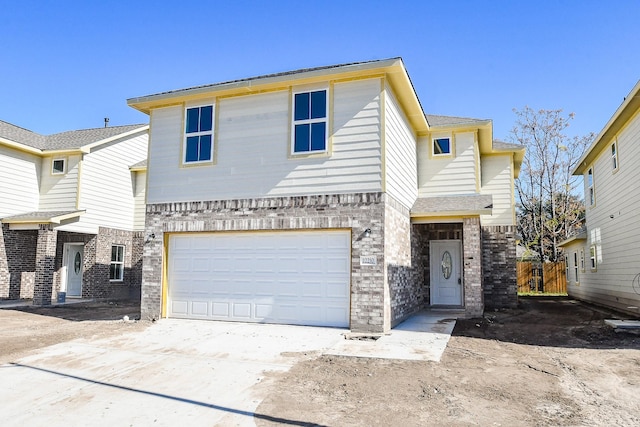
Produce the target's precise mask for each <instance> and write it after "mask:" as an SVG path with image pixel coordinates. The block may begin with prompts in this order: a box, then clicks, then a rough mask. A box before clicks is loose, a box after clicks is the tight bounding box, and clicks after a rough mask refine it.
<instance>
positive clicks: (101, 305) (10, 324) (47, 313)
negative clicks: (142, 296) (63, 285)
mask: <svg viewBox="0 0 640 427" xmlns="http://www.w3.org/2000/svg"><path fill="white" fill-rule="evenodd" d="M0 307H1V306H0ZM124 316H128V317H129V319H130V321H128V322H125V321H123V318H124ZM139 318H140V303H139V302H133V301H117V302H115V301H112V302H87V303H77V304H65V305H55V306H51V307H19V308H4V309H0V332H1V333H0V365H2V364H4V363H9V362H13V361H15V360H16V359H18V358H20V357H21V356H24V355H27V354H29V352H31V351H33V350H37V349H39V348H43V347H47V346H50V345H54V344H58V343H61V342H65V341H70V340H73V339H76V338H92V337H95V338H103V337H107V336H111V335H117V334H122V333H124V332H128V331H132V330H135V329H141V328H146V327H147V326H148V325H150V323H148V322H136V321H133V320H135V319H139Z"/></svg>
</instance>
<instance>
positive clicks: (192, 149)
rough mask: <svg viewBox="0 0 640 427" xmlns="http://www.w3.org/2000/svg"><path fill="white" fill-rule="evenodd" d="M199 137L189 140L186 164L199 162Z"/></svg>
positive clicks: (185, 157) (185, 158) (192, 137)
mask: <svg viewBox="0 0 640 427" xmlns="http://www.w3.org/2000/svg"><path fill="white" fill-rule="evenodd" d="M199 139H200V138H199V137H197V136H190V137H188V138H187V147H186V153H185V156H184V161H185V162H197V161H198V141H199Z"/></svg>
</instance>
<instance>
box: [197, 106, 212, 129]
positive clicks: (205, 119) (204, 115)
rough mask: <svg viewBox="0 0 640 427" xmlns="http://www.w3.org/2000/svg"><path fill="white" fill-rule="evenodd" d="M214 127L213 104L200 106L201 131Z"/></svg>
mask: <svg viewBox="0 0 640 427" xmlns="http://www.w3.org/2000/svg"><path fill="white" fill-rule="evenodd" d="M212 127H213V106H211V105H209V106H207V107H202V108H200V132H207V131H210V130H211V129H212Z"/></svg>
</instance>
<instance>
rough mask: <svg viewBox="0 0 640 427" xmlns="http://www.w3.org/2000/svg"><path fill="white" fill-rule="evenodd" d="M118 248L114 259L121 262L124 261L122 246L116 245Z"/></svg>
mask: <svg viewBox="0 0 640 427" xmlns="http://www.w3.org/2000/svg"><path fill="white" fill-rule="evenodd" d="M116 248H117V249H118V255H117V259H116V261H118V262H123V261H124V246H116Z"/></svg>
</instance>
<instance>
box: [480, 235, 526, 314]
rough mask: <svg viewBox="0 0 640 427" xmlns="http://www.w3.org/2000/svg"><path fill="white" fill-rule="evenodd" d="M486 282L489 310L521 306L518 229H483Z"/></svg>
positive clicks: (485, 290) (485, 296) (484, 278)
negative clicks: (519, 300) (517, 249)
mask: <svg viewBox="0 0 640 427" xmlns="http://www.w3.org/2000/svg"><path fill="white" fill-rule="evenodd" d="M482 280H483V288H484V301H485V305H486V307H487V308H514V307H516V306H517V305H518V284H517V276H516V226H492V227H482Z"/></svg>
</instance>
